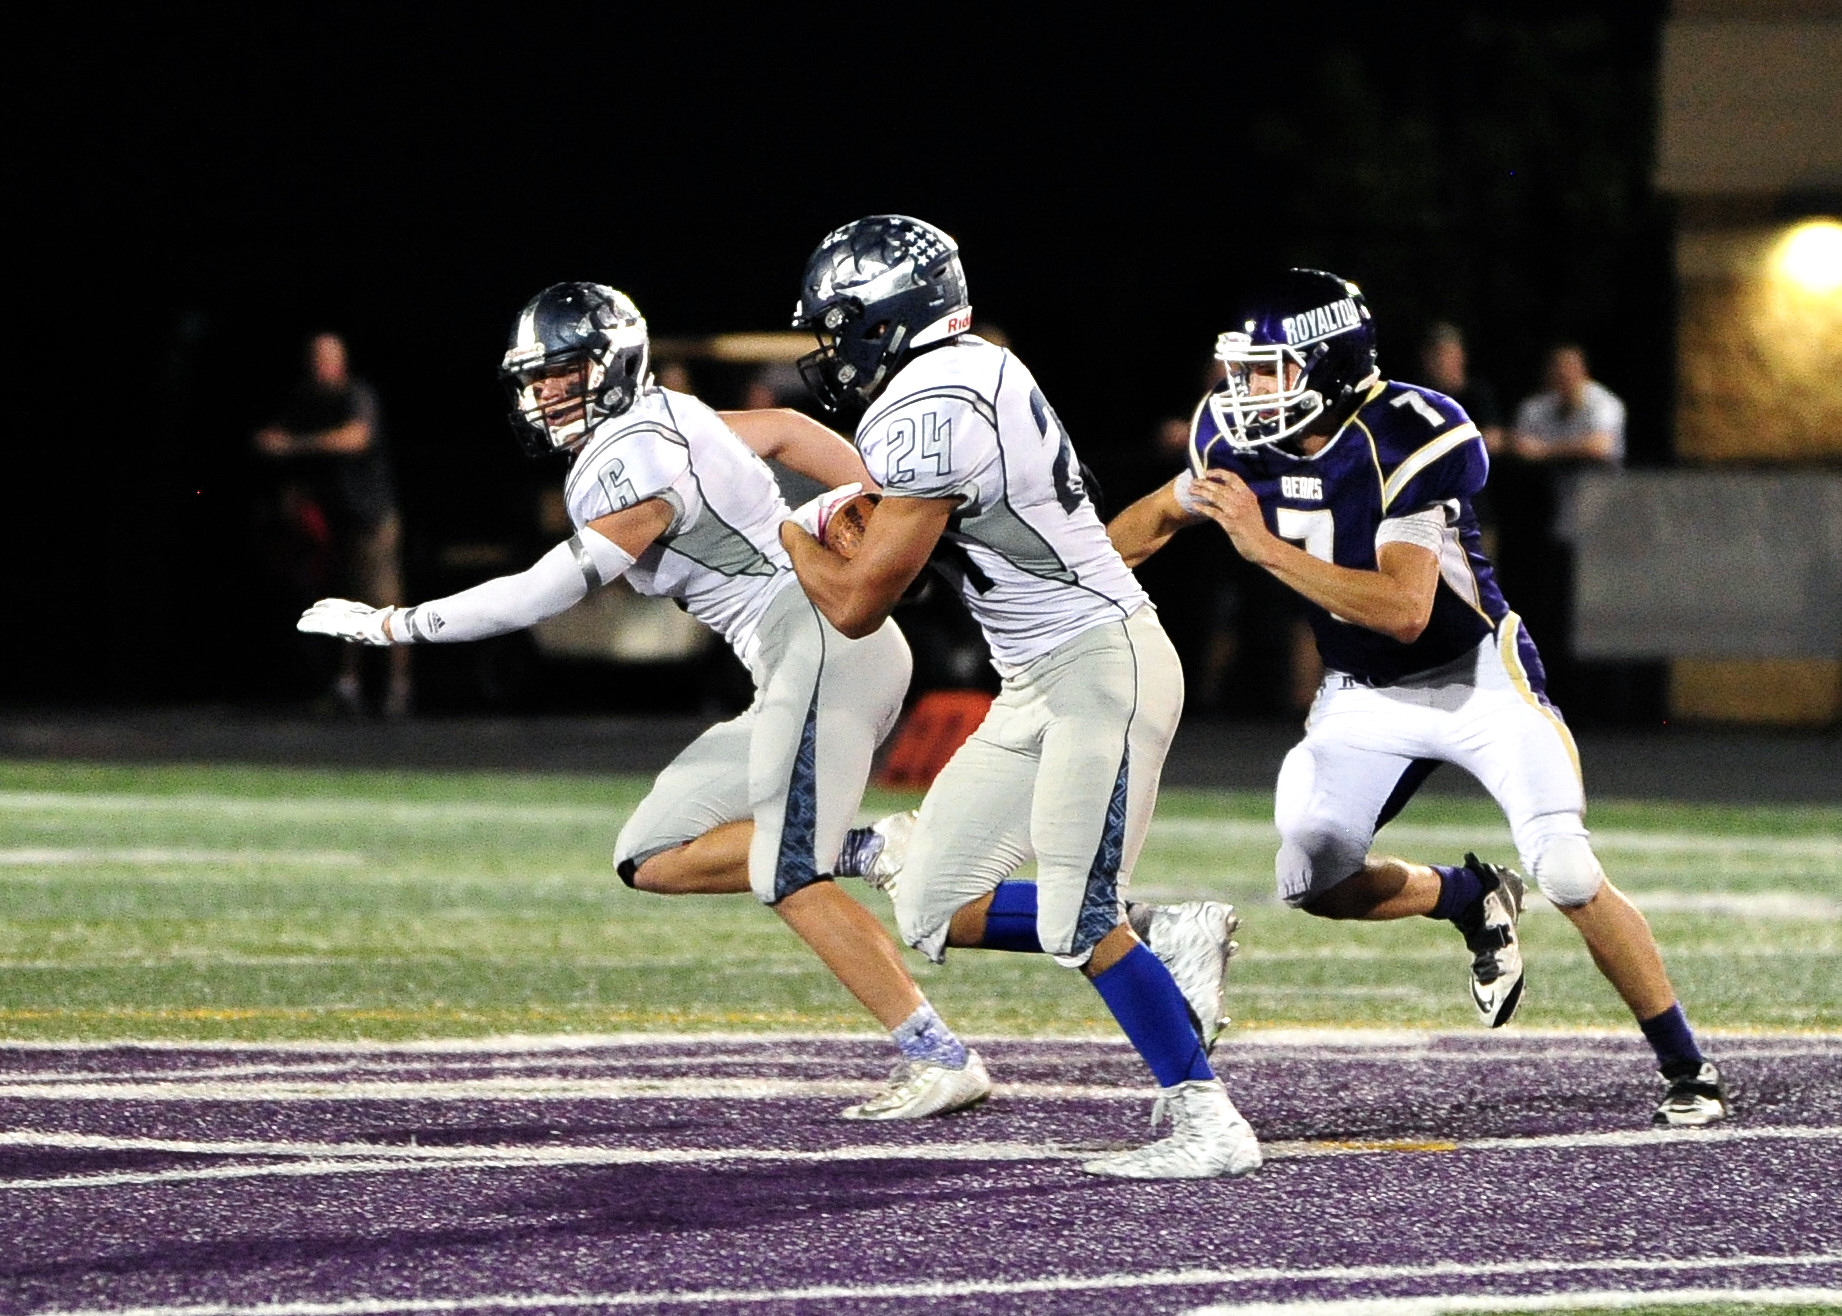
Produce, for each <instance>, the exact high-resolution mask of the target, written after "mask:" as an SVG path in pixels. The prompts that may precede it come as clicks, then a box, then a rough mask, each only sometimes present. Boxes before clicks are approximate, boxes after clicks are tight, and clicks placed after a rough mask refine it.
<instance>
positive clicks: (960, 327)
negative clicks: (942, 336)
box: [947, 309, 972, 334]
mask: <svg viewBox="0 0 1842 1316" xmlns="http://www.w3.org/2000/svg"><path fill="white" fill-rule="evenodd" d="M970 328H972V312H971V310H969V309H968V310H964V311H960V312H959V313H958V314H956V315H951V316H948V317H947V332H948V333H950V334H963V333H965V332H966V330H968V329H970Z"/></svg>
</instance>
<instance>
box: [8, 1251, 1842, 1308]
mask: <svg viewBox="0 0 1842 1316" xmlns="http://www.w3.org/2000/svg"><path fill="white" fill-rule="evenodd" d="M1835 1265H1842V1253H1835V1252H1816V1253H1802V1254H1793V1255H1788V1256H1757V1255H1754V1256H1737V1257H1705V1258H1702V1257H1694V1258H1669V1259H1663V1258H1652V1257H1613V1258H1606V1259H1601V1260H1597V1261H1504V1262H1483V1263H1479V1264H1475V1265H1466V1264H1464V1263H1461V1262H1450V1261H1448V1262H1439V1263H1437V1264H1434V1265H1430V1266H1327V1267H1324V1268H1322V1269H1318V1270H1302V1269H1281V1268H1279V1267H1276V1266H1272V1267H1249V1268H1246V1269H1242V1270H1158V1271H1150V1272H1148V1273H1145V1274H1139V1275H1095V1276H1090V1277H1076V1276H1061V1277H1057V1278H1055V1279H1022V1280H957V1281H939V1280H936V1281H930V1282H923V1283H914V1284H860V1285H846V1284H815V1285H810V1286H806V1287H803V1288H795V1289H700V1290H695V1291H691V1292H672V1291H670V1290H657V1291H653V1292H634V1291H628V1292H625V1293H530V1294H526V1293H503V1294H481V1295H478V1296H474V1297H467V1298H346V1299H343V1300H335V1301H319V1302H316V1301H301V1302H261V1303H230V1302H211V1303H196V1304H193V1303H188V1304H185V1305H183V1306H180V1305H172V1306H164V1307H76V1308H69V1307H57V1308H48V1309H41V1310H40V1311H39V1312H38V1313H37V1314H36V1316H389V1313H393V1312H408V1313H416V1312H449V1311H494V1310H506V1311H530V1310H544V1309H546V1308H551V1309H565V1310H566V1309H574V1308H582V1307H647V1306H660V1307H662V1306H692V1305H702V1306H708V1307H713V1308H714V1307H719V1306H721V1305H722V1304H725V1303H744V1302H781V1303H789V1302H822V1301H828V1300H829V1301H844V1302H849V1301H858V1302H862V1301H873V1300H876V1299H903V1298H912V1299H916V1300H919V1301H929V1300H938V1299H941V1298H961V1297H979V1296H982V1295H987V1294H990V1295H998V1294H1017V1293H1092V1292H1105V1291H1108V1290H1112V1291H1119V1290H1131V1289H1146V1288H1192V1287H1196V1286H1199V1285H1203V1284H1272V1283H1285V1282H1288V1281H1302V1282H1306V1283H1309V1282H1313V1281H1319V1282H1331V1283H1336V1282H1345V1283H1347V1282H1351V1281H1362V1280H1381V1281H1388V1280H1396V1281H1398V1280H1417V1279H1431V1280H1439V1279H1455V1280H1472V1279H1492V1278H1497V1277H1505V1276H1523V1275H1553V1274H1561V1275H1566V1274H1588V1275H1590V1274H1596V1273H1599V1272H1606V1271H1630V1270H1644V1271H1656V1272H1668V1273H1672V1274H1680V1273H1682V1272H1685V1271H1697V1270H1712V1271H1721V1270H1728V1269H1732V1270H1749V1269H1758V1268H1761V1267H1770V1268H1778V1267H1782V1268H1785V1269H1805V1268H1808V1267H1820V1266H1835ZM1765 1291H1766V1292H1771V1290H1765ZM1813 1291H1815V1292H1830V1291H1832V1290H1828V1289H1818V1290H1813ZM1656 1292H1658V1293H1663V1294H1667V1293H1669V1292H1671V1290H1668V1289H1660V1290H1656ZM1728 1292H1732V1290H1728ZM1556 1296H1560V1295H1556Z"/></svg>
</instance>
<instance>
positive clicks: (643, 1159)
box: [0, 1135, 1095, 1192]
mask: <svg viewBox="0 0 1842 1316" xmlns="http://www.w3.org/2000/svg"><path fill="white" fill-rule="evenodd" d="M8 1136H9V1137H10V1136H11V1135H8ZM98 1141H104V1142H107V1141H121V1142H133V1141H135V1140H134V1139H119V1140H115V1139H98ZM0 1145H21V1144H17V1143H10V1142H8V1143H0ZM202 1145H205V1146H209V1144H202ZM283 1145H284V1146H285V1145H286V1144H283ZM298 1145H299V1146H302V1147H308V1146H312V1144H306V1143H303V1144H298ZM175 1146H183V1144H175ZM260 1146H261V1144H251V1147H252V1148H256V1147H260ZM135 1150H143V1151H147V1150H159V1149H158V1148H138V1149H135ZM222 1154H225V1155H238V1156H291V1155H297V1154H299V1153H296V1152H288V1151H274V1150H270V1151H262V1150H253V1149H252V1150H241V1151H235V1152H225V1153H222ZM1094 1155H1095V1152H1094V1151H1093V1150H1092V1149H1088V1150H1081V1149H1077V1148H1072V1147H1053V1146H1049V1145H1047V1144H1041V1143H1027V1142H968V1143H951V1142H949V1143H932V1144H912V1145H911V1144H900V1145H896V1146H889V1145H862V1146H849V1147H832V1148H827V1149H825V1150H823V1151H792V1150H781V1149H776V1148H769V1147H732V1148H718V1147H577V1148H561V1147H379V1146H375V1145H373V1146H365V1145H363V1144H357V1145H351V1146H341V1145H339V1144H329V1145H328V1146H327V1147H326V1149H325V1150H324V1151H319V1152H314V1153H311V1154H310V1156H311V1157H313V1158H312V1159H305V1160H298V1161H290V1162H285V1163H282V1164H271V1165H216V1166H205V1167H202V1168H194V1169H181V1170H139V1171H136V1170H123V1171H115V1172H111V1173H106V1174H71V1175H61V1176H58V1177H56V1178H51V1179H11V1180H0V1192H22V1191H43V1190H47V1189H58V1188H118V1187H127V1186H138V1185H146V1184H171V1183H191V1182H195V1181H200V1180H211V1179H299V1178H313V1177H318V1176H322V1175H333V1174H400V1173H404V1172H406V1171H426V1170H518V1169H531V1168H542V1169H552V1170H554V1169H568V1168H571V1167H575V1166H592V1165H715V1164H723V1163H726V1162H733V1161H754V1162H770V1163H774V1164H783V1165H784V1164H789V1163H793V1164H813V1163H818V1162H828V1161H925V1162H939V1161H967V1162H972V1163H975V1164H980V1165H987V1164H990V1163H992V1162H994V1161H1049V1160H1085V1159H1088V1158H1090V1157H1092V1156H1094Z"/></svg>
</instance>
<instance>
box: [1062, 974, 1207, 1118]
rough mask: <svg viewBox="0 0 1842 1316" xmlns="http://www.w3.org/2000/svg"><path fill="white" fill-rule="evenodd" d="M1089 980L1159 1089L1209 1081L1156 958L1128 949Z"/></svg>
mask: <svg viewBox="0 0 1842 1316" xmlns="http://www.w3.org/2000/svg"><path fill="white" fill-rule="evenodd" d="M1089 981H1091V982H1092V983H1093V984H1094V990H1095V991H1097V992H1099V993H1100V999H1101V1000H1103V1001H1105V1002H1106V1008H1107V1009H1109V1010H1111V1011H1112V1012H1113V1018H1115V1019H1117V1020H1118V1021H1119V1026H1120V1028H1121V1029H1122V1030H1123V1031H1124V1032H1125V1034H1126V1038H1127V1040H1128V1041H1130V1042H1131V1043H1132V1045H1133V1046H1134V1047H1136V1048H1138V1053H1139V1054H1140V1055H1141V1056H1143V1057H1144V1058H1145V1063H1146V1064H1147V1065H1149V1066H1150V1067H1151V1073H1152V1077H1154V1078H1156V1079H1157V1080H1158V1086H1159V1087H1161V1088H1167V1087H1170V1086H1172V1085H1173V1084H1177V1083H1183V1082H1187V1081H1188V1080H1190V1079H1197V1078H1203V1079H1207V1078H1214V1077H1215V1071H1214V1070H1212V1069H1210V1068H1209V1057H1208V1056H1206V1055H1204V1054H1203V1049H1202V1041H1201V1039H1199V1038H1198V1037H1197V1036H1196V1030H1195V1029H1194V1028H1192V1027H1190V1011H1189V1007H1188V1006H1186V1005H1185V1004H1184V1003H1183V993H1182V992H1181V991H1179V990H1178V989H1177V984H1176V983H1175V982H1174V981H1173V980H1172V979H1171V976H1170V970H1169V969H1167V968H1165V967H1164V964H1163V962H1162V961H1161V960H1159V959H1158V957H1157V956H1156V955H1153V954H1152V953H1151V952H1150V951H1149V950H1147V949H1146V948H1145V947H1144V946H1134V947H1133V948H1132V949H1131V950H1129V951H1127V952H1126V953H1125V955H1124V956H1123V957H1122V958H1121V959H1120V961H1119V963H1117V964H1115V965H1114V966H1113V967H1112V968H1110V969H1107V970H1106V971H1104V972H1102V973H1097V974H1095V975H1094V976H1093V978H1091V979H1090V980H1089Z"/></svg>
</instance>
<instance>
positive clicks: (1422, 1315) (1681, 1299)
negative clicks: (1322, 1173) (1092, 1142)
mask: <svg viewBox="0 0 1842 1316" xmlns="http://www.w3.org/2000/svg"><path fill="white" fill-rule="evenodd" d="M1736 1304H1750V1305H1753V1306H1760V1307H1824V1306H1830V1307H1838V1306H1842V1288H1837V1289H1816V1288H1789V1289H1636V1290H1633V1289H1597V1290H1587V1291H1585V1292H1579V1293H1524V1294H1517V1295H1515V1296H1514V1297H1508V1296H1505V1297H1491V1296H1489V1295H1488V1294H1481V1293H1466V1294H1451V1295H1449V1296H1443V1297H1433V1298H1342V1299H1311V1298H1306V1299H1302V1300H1300V1301H1298V1302H1230V1303H1223V1304H1221V1305H1219V1306H1208V1307H1194V1308H1191V1309H1190V1310H1189V1311H1186V1312H1184V1313H1183V1316H1445V1313H1447V1312H1467V1311H1485V1312H1494V1311H1579V1310H1582V1309H1592V1310H1604V1309H1610V1310H1618V1309H1620V1308H1626V1307H1689V1306H1703V1305H1707V1306H1732V1305H1736Z"/></svg>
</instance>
